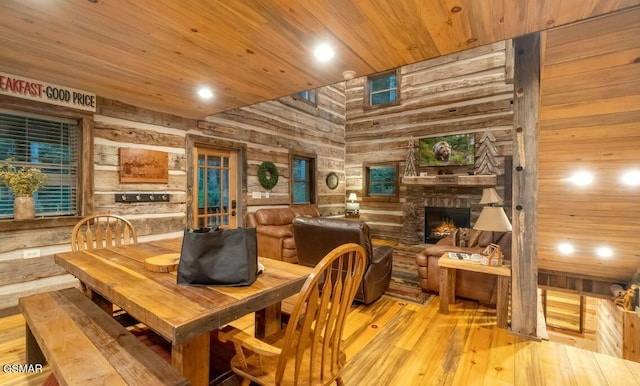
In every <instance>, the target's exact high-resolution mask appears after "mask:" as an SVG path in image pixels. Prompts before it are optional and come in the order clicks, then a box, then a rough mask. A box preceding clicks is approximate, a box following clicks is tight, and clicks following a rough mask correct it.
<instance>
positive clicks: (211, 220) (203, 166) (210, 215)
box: [192, 147, 238, 228]
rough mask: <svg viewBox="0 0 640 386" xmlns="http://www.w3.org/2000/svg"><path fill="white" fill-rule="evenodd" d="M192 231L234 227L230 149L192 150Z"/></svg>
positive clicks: (232, 155) (234, 154) (234, 167)
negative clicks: (203, 228)
mask: <svg viewBox="0 0 640 386" xmlns="http://www.w3.org/2000/svg"><path fill="white" fill-rule="evenodd" d="M194 152H195V156H194V158H193V159H194V165H193V169H192V170H193V173H195V175H194V179H193V181H194V190H193V192H192V194H193V201H192V202H193V208H192V209H193V227H194V228H201V227H206V228H215V227H216V226H218V227H220V228H236V226H237V225H236V224H237V222H236V213H237V209H236V207H237V206H236V204H237V202H238V197H237V193H236V191H237V189H236V186H237V185H236V182H237V176H238V162H237V159H238V155H237V152H235V151H233V150H221V149H208V148H202V147H196V148H194Z"/></svg>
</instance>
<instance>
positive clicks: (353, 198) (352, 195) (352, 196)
mask: <svg viewBox="0 0 640 386" xmlns="http://www.w3.org/2000/svg"><path fill="white" fill-rule="evenodd" d="M357 199H358V197H356V194H355V193H349V200H351V201H352V202H353V201H355V200H357Z"/></svg>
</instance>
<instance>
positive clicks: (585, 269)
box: [537, 9, 640, 282]
mask: <svg viewBox="0 0 640 386" xmlns="http://www.w3.org/2000/svg"><path fill="white" fill-rule="evenodd" d="M638 20H640V10H639V9H636V10H631V11H627V12H622V13H619V14H615V15H611V16H607V17H602V18H599V19H595V20H590V21H586V22H583V23H578V24H575V25H572V26H568V27H566V28H558V29H556V30H552V31H549V32H548V33H546V40H545V41H544V43H543V51H544V53H543V58H544V59H543V66H542V77H541V102H540V103H541V108H540V136H539V159H538V167H539V169H538V173H539V175H538V177H539V180H538V186H539V189H538V228H537V233H538V265H539V268H541V269H548V270H552V271H559V272H571V273H575V274H582V275H588V276H594V277H604V278H610V279H612V281H616V280H618V281H620V282H624V281H627V280H629V279H631V277H632V275H633V274H634V273H635V272H636V269H637V268H638V267H640V253H638V251H639V250H640V238H638V234H640V222H639V221H638V216H640V187H639V186H638V185H636V186H635V187H634V186H626V185H624V184H623V183H622V182H621V179H620V177H621V175H622V174H623V172H625V171H626V170H630V169H635V170H640V162H639V158H638V149H639V148H640V130H639V129H640V39H638V36H639V35H640V24H638ZM580 170H589V171H591V172H592V173H593V175H594V177H595V179H594V182H593V184H591V185H589V186H584V187H577V186H575V185H573V184H570V183H569V182H568V181H567V179H568V178H569V177H570V176H571V174H572V173H574V172H576V171H580ZM561 242H569V243H572V244H573V245H574V247H575V252H574V253H573V254H571V255H560V253H559V252H558V249H557V248H558V244H559V243H561ZM600 246H609V247H611V248H612V249H613V256H612V257H609V258H601V257H598V256H597V255H596V248H598V247H600Z"/></svg>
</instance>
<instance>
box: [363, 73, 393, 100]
mask: <svg viewBox="0 0 640 386" xmlns="http://www.w3.org/2000/svg"><path fill="white" fill-rule="evenodd" d="M398 84H399V73H398V71H397V70H396V71H393V72H387V73H384V74H379V75H374V76H370V77H368V78H367V87H366V91H365V92H366V96H367V98H366V100H367V104H368V105H369V106H376V105H385V104H389V103H394V102H396V101H398V100H399V97H398Z"/></svg>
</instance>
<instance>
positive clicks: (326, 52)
mask: <svg viewBox="0 0 640 386" xmlns="http://www.w3.org/2000/svg"><path fill="white" fill-rule="evenodd" d="M335 54H336V53H335V51H334V50H333V48H332V47H331V46H330V45H329V44H327V43H321V44H319V45H318V46H317V47H316V49H315V50H313V55H314V56H315V57H316V59H318V60H319V61H321V62H327V61H329V60H331V58H333V57H334V56H335Z"/></svg>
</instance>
